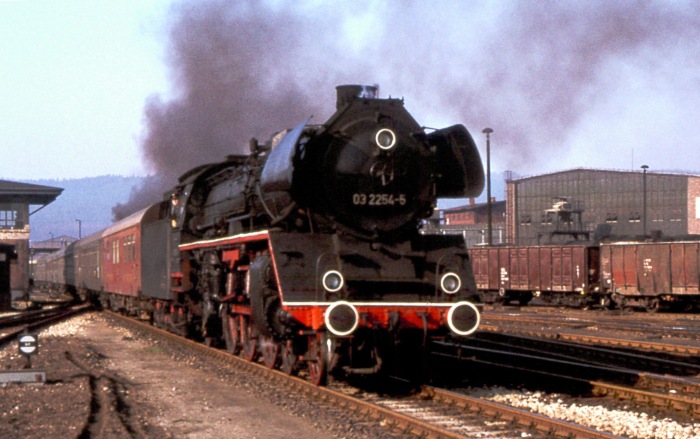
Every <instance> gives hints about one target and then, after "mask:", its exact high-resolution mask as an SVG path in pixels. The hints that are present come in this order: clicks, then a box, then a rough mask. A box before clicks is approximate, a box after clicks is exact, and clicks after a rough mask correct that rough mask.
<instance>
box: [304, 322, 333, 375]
mask: <svg viewBox="0 0 700 439" xmlns="http://www.w3.org/2000/svg"><path fill="white" fill-rule="evenodd" d="M327 340H328V334H317V335H316V339H315V340H313V341H312V342H311V351H312V352H311V353H312V356H313V359H312V360H307V362H306V367H307V369H308V371H309V381H311V382H312V383H313V384H315V385H317V386H325V385H326V383H327V382H328V357H329V355H328V345H327V343H326V341H327Z"/></svg>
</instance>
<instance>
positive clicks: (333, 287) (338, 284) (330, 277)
mask: <svg viewBox="0 0 700 439" xmlns="http://www.w3.org/2000/svg"><path fill="white" fill-rule="evenodd" d="M322 282H323V288H325V289H326V291H328V292H329V293H335V292H337V291H340V289H341V288H343V285H344V284H345V280H344V279H343V275H342V274H340V272H339V271H336V270H329V271H326V273H325V274H324V275H323V281H322Z"/></svg>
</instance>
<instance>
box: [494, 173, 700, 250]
mask: <svg viewBox="0 0 700 439" xmlns="http://www.w3.org/2000/svg"><path fill="white" fill-rule="evenodd" d="M645 171H646V169H645V170H640V171H604V170H593V169H573V170H569V171H562V172H555V173H551V174H545V175H540V176H535V177H526V178H519V179H513V180H509V181H507V183H506V200H507V201H506V235H507V236H506V240H507V241H508V242H509V243H512V244H516V245H533V244H546V243H555V242H565V241H571V240H576V239H578V240H585V239H594V238H600V237H603V236H606V235H614V236H622V237H643V236H647V237H649V236H666V237H680V236H685V235H689V234H700V176H698V175H687V174H671V173H656V172H645Z"/></svg>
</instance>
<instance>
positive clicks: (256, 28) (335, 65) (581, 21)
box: [0, 0, 700, 185]
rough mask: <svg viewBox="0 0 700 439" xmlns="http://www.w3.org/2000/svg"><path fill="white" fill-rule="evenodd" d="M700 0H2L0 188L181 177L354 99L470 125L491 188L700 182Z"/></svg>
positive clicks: (434, 123)
mask: <svg viewBox="0 0 700 439" xmlns="http://www.w3.org/2000/svg"><path fill="white" fill-rule="evenodd" d="M697 41H700V2H697V1H692V0H689V1H680V0H679V1H675V0H666V1H658V2H653V1H651V2H650V1H628V0H625V1H622V0H602V1H596V0H590V1H585V2H572V1H544V0H543V1H517V0H501V1H499V0H491V1H476V0H469V1H467V0H464V1H462V0H455V1H447V0H443V1H437V0H436V1H409V0H405V1H404V0H400V1H399V0H395V1H391V0H387V1H380V0H354V1H351V0H348V1H321V0H305V1H295V0H289V1H285V0H268V1H264V0H260V1H236V2H233V1H224V0H196V1H195V0H190V1H186V0H149V1H142V0H120V1H108V0H60V1H59V0H16V1H3V0H0V157H2V158H1V159H0V179H4V180H19V181H22V180H29V179H32V180H33V179H73V178H81V177H89V176H99V175H124V176H134V175H157V176H161V177H162V178H163V179H165V181H167V182H168V183H169V184H170V185H172V184H173V183H174V182H175V179H176V177H177V176H178V175H179V174H181V173H182V172H184V171H186V170H187V169H190V168H192V167H194V166H196V165H199V164H201V163H204V162H210V161H215V160H219V159H221V158H223V157H224V156H225V155H226V154H232V153H243V152H245V150H246V148H247V141H248V139H249V138H250V137H257V138H260V139H263V140H264V139H267V138H269V137H270V136H271V135H273V134H274V133H275V132H277V131H280V130H282V129H285V128H291V127H293V126H294V125H296V124H297V123H299V122H300V121H302V120H304V119H305V118H306V117H308V116H313V118H312V122H313V123H322V122H323V121H325V120H326V119H327V118H328V117H329V116H330V115H331V114H332V113H333V111H334V109H335V90H334V87H335V86H336V85H339V84H348V83H360V84H379V86H380V96H381V97H389V96H391V97H400V98H403V99H404V100H405V105H406V107H407V108H408V110H409V111H410V112H411V113H412V114H413V115H414V117H415V118H416V119H417V121H418V122H419V123H420V124H421V125H424V126H427V127H432V128H443V127H446V126H450V125H453V124H458V123H461V124H463V125H465V126H466V127H467V128H468V129H469V130H470V132H471V133H472V135H473V137H474V139H475V140H476V142H477V145H478V147H479V149H480V151H481V154H482V158H484V159H485V154H486V152H485V148H486V146H485V143H486V142H485V137H484V134H482V130H483V129H484V128H486V127H490V128H492V129H493V134H491V143H490V146H491V147H490V150H491V167H492V172H494V173H496V172H502V171H506V170H510V171H513V172H515V173H516V175H521V176H529V175H537V174H541V173H547V172H556V171H560V170H565V169H571V168H579V167H585V168H602V169H619V170H637V171H639V170H640V167H641V165H643V164H645V165H648V166H649V171H650V172H654V171H685V172H693V173H698V172H700V154H699V153H698V150H699V149H700V148H699V147H700V123H698V122H697V121H698V120H700V56H699V55H700V44H698V43H697Z"/></svg>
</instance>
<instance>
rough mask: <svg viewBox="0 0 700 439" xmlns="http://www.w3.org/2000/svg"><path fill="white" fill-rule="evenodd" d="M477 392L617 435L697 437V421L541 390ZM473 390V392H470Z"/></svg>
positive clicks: (646, 438)
mask: <svg viewBox="0 0 700 439" xmlns="http://www.w3.org/2000/svg"><path fill="white" fill-rule="evenodd" d="M478 393H479V396H481V397H482V398H484V399H488V400H490V401H494V402H500V403H503V404H508V405H512V406H514V407H519V408H523V409H527V410H530V411H532V412H535V413H539V414H541V415H545V416H549V417H552V418H556V419H563V420H566V421H571V422H575V423H577V424H580V425H585V426H588V427H591V428H595V429H597V430H599V431H606V432H609V433H613V434H615V435H618V436H623V437H628V438H635V439H636V438H639V439H698V438H700V423H692V424H689V423H679V422H677V421H675V420H673V419H671V418H663V419H659V418H656V417H655V416H653V415H649V414H647V413H643V412H637V411H634V410H632V409H626V408H624V407H623V409H622V410H618V409H610V408H607V407H601V406H599V405H593V404H590V405H589V404H585V403H584V404H582V403H581V402H576V401H573V399H571V398H568V397H566V396H563V395H557V394H545V393H541V392H514V391H511V390H507V389H503V388H490V389H484V390H480V391H479V392H478ZM472 394H473V392H472Z"/></svg>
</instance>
